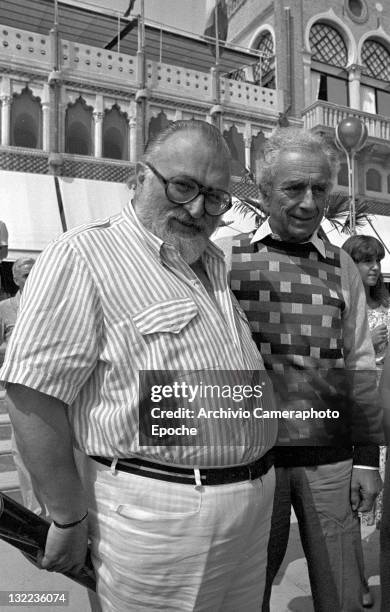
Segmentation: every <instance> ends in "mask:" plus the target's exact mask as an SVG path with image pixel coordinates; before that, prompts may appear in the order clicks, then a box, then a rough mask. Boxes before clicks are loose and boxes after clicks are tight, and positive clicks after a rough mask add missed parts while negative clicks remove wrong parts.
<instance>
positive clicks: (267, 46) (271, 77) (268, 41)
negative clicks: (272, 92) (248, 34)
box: [253, 31, 276, 89]
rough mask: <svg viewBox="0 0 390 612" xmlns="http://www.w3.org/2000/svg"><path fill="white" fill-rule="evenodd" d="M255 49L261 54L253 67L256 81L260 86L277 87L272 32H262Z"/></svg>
mask: <svg viewBox="0 0 390 612" xmlns="http://www.w3.org/2000/svg"><path fill="white" fill-rule="evenodd" d="M255 49H257V50H258V51H259V52H260V54H261V56H260V58H259V61H258V63H257V64H256V65H255V66H254V68H253V76H254V81H255V83H258V84H259V85H260V87H268V88H270V89H275V87H276V85H275V51H274V41H273V39H272V34H271V32H269V31H265V32H262V33H261V34H260V38H259V39H258V41H257V43H256V45H255Z"/></svg>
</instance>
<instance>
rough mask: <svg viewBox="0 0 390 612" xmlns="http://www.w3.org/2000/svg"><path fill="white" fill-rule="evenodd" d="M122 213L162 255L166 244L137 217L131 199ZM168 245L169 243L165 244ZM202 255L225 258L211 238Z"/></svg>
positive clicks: (157, 253)
mask: <svg viewBox="0 0 390 612" xmlns="http://www.w3.org/2000/svg"><path fill="white" fill-rule="evenodd" d="M123 213H124V215H125V216H126V217H128V218H130V220H131V222H132V223H133V224H134V226H135V229H136V231H137V233H138V235H139V236H140V237H141V238H142V239H143V240H145V242H146V243H147V245H148V246H149V248H150V249H151V250H152V251H153V252H154V254H155V255H156V256H158V257H160V258H161V257H162V249H163V247H164V246H165V245H166V243H165V242H164V241H163V240H161V238H159V237H158V236H156V235H155V234H153V233H152V232H150V231H149V230H148V229H146V227H145V226H144V225H142V223H141V222H140V220H139V219H138V217H137V215H136V213H135V210H134V206H133V203H132V201H130V202H129V203H128V204H127V206H125V208H124V209H123ZM166 246H170V245H166ZM204 255H209V256H210V257H213V258H217V259H225V257H224V252H223V250H222V249H220V248H219V247H218V246H217V245H216V244H214V242H212V241H211V240H209V241H208V244H207V247H206V249H205V251H204V253H203V255H202V259H203V257H204Z"/></svg>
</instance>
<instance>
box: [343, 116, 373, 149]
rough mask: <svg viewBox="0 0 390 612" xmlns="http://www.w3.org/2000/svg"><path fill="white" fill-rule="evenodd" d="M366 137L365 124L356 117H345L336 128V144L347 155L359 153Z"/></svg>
mask: <svg viewBox="0 0 390 612" xmlns="http://www.w3.org/2000/svg"><path fill="white" fill-rule="evenodd" d="M367 136H368V132H367V128H366V126H365V124H364V123H363V122H362V121H360V119H358V118H357V117H346V119H343V120H342V121H340V123H338V124H337V126H336V142H337V144H338V145H339V146H341V148H343V149H344V150H345V151H347V152H348V153H351V152H356V151H359V150H360V149H361V148H362V147H363V146H364V144H365V142H366V140H367Z"/></svg>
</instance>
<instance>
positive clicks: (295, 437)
mask: <svg viewBox="0 0 390 612" xmlns="http://www.w3.org/2000/svg"><path fill="white" fill-rule="evenodd" d="M325 249H326V253H325V257H322V256H321V254H320V253H319V252H318V251H317V249H316V248H315V246H314V245H312V244H311V243H305V244H292V243H287V242H281V241H277V240H274V239H273V238H271V237H270V236H267V237H266V238H264V239H263V240H261V241H260V242H257V243H254V244H251V243H250V238H249V237H248V236H247V235H245V236H240V237H238V238H237V239H236V240H235V241H234V243H233V252H232V270H231V287H232V290H233V292H234V294H235V295H236V297H237V299H238V300H239V302H240V304H241V306H242V308H243V310H244V311H245V314H246V316H247V318H248V320H249V323H250V326H251V329H252V333H253V338H254V340H255V342H256V344H257V347H258V349H259V351H260V353H261V355H262V357H263V359H264V363H265V366H266V368H267V370H270V374H271V378H272V380H273V383H274V388H275V391H276V395H277V399H278V400H279V401H278V406H279V407H280V408H281V409H284V410H285V409H287V410H293V409H294V410H307V409H310V408H314V409H316V410H318V411H319V410H326V409H327V408H331V409H336V408H337V409H340V410H341V411H344V414H345V413H346V411H347V410H348V407H347V401H346V397H344V396H343V395H344V389H345V384H344V380H343V376H344V359H343V352H342V346H343V337H342V312H343V310H344V307H345V302H344V298H343V294H342V291H341V268H340V256H339V251H338V249H337V248H336V247H334V246H333V245H331V244H325ZM340 425H341V422H338V424H337V426H336V424H333V430H332V424H331V423H330V422H329V423H326V425H324V420H323V419H308V420H304V421H303V420H302V419H300V418H298V419H295V418H291V419H288V420H287V419H286V420H285V419H283V420H282V421H281V423H280V425H279V437H278V444H279V445H291V444H294V445H302V446H304V445H325V446H326V445H333V444H334V443H335V439H337V445H339V444H340V443H341V444H343V442H342V441H343V440H348V439H349V438H348V433H347V429H348V424H347V423H344V424H343V425H342V426H344V427H345V428H346V429H345V430H342V429H341V430H340ZM336 428H337V431H336ZM343 432H344V433H343ZM344 434H345V436H344ZM343 436H344V438H343ZM347 446H348V443H347Z"/></svg>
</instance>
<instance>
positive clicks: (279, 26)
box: [227, 0, 390, 215]
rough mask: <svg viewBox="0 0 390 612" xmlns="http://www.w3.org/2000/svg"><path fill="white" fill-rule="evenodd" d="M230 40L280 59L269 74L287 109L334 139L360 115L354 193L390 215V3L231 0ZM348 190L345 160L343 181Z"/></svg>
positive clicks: (372, 208)
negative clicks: (362, 137) (344, 123)
mask: <svg viewBox="0 0 390 612" xmlns="http://www.w3.org/2000/svg"><path fill="white" fill-rule="evenodd" d="M227 1H228V8H229V33H230V34H229V35H230V40H232V41H233V42H235V43H238V44H240V45H242V46H247V47H248V48H249V49H251V50H260V51H264V50H267V51H268V52H269V54H270V57H271V58H273V57H274V61H273V62H272V65H270V74H269V75H268V79H269V81H270V82H272V83H275V87H276V88H277V90H282V91H283V96H284V104H285V107H284V109H283V110H284V112H285V114H286V115H287V116H289V117H291V116H292V117H295V118H297V119H301V120H302V121H303V125H304V126H305V127H307V128H310V129H313V130H318V131H322V132H325V133H326V134H328V135H329V136H330V137H331V138H333V137H334V133H335V128H336V126H337V124H338V123H339V122H340V121H341V120H342V119H344V118H346V117H347V116H351V115H353V116H355V117H358V118H359V119H360V120H361V121H362V122H363V123H364V124H365V125H366V127H367V129H368V139H367V142H366V145H365V146H364V148H363V149H362V150H361V151H360V152H359V153H358V154H357V157H356V170H357V171H356V173H355V175H356V193H357V194H358V195H359V197H360V199H364V200H366V201H367V202H368V203H369V209H370V212H372V213H378V214H381V215H388V214H390V3H389V2H385V1H383V2H382V3H380V2H376V1H375V0H341V1H340V0H339V1H335V0H227ZM337 188H338V189H339V190H340V191H343V190H344V191H345V190H346V191H347V190H348V173H347V167H346V163H345V164H342V166H341V169H340V173H339V177H338V186H337Z"/></svg>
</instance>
